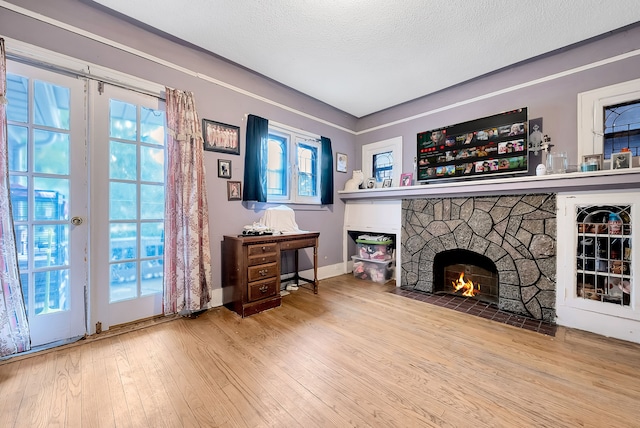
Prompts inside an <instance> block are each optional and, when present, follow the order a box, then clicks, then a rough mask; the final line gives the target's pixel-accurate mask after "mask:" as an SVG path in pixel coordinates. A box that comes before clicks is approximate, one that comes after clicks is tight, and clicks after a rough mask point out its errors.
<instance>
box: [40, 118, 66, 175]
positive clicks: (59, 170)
mask: <svg viewBox="0 0 640 428" xmlns="http://www.w3.org/2000/svg"><path fill="white" fill-rule="evenodd" d="M33 139H34V143H35V144H34V154H33V157H34V162H33V163H34V165H33V170H34V171H35V172H41V173H44V174H61V175H68V174H69V134H62V133H60V132H50V131H42V130H38V129H36V130H35V131H34V132H33Z"/></svg>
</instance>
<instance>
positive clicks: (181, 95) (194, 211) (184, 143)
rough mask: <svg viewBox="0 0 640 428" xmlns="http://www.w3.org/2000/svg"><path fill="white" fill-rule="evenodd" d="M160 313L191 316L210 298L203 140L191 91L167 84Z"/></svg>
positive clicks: (210, 285)
mask: <svg viewBox="0 0 640 428" xmlns="http://www.w3.org/2000/svg"><path fill="white" fill-rule="evenodd" d="M166 96H167V105H166V110H167V129H168V139H167V182H166V198H165V220H164V224H165V253H164V281H165V286H164V313H165V314H173V313H180V314H182V315H190V314H193V313H194V312H198V311H201V310H203V309H206V305H207V303H209V301H210V300H211V295H212V284H211V252H210V248H209V209H208V204H207V193H206V188H205V171H204V164H203V150H204V148H203V140H202V132H201V128H200V121H199V120H198V113H197V112H196V107H195V99H194V96H193V93H192V92H186V91H181V90H178V89H170V88H166Z"/></svg>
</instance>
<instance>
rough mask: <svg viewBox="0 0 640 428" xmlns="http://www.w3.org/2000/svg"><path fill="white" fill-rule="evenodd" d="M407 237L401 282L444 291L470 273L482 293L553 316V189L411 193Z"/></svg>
mask: <svg viewBox="0 0 640 428" xmlns="http://www.w3.org/2000/svg"><path fill="white" fill-rule="evenodd" d="M401 242H402V245H401V261H402V262H401V269H402V274H401V278H402V279H401V287H402V288H404V289H410V290H415V291H424V292H427V293H437V292H440V291H446V288H445V287H447V286H448V285H449V284H450V281H451V276H452V275H456V276H457V274H456V273H455V272H456V271H458V274H459V273H460V272H467V273H469V274H470V276H472V277H473V278H475V279H476V281H477V282H479V283H480V284H481V285H480V287H481V290H480V293H479V294H478V295H477V296H476V297H478V298H481V299H484V300H487V301H493V302H495V303H497V305H498V308H499V309H500V310H503V311H506V312H511V313H515V314H519V315H523V316H527V317H532V318H535V319H539V320H543V321H547V322H555V301H556V282H555V281H556V196H555V194H528V195H508V196H495V197H493V196H479V197H466V198H465V197H461V198H433V199H432V198H429V199H406V200H403V201H402V239H401ZM452 272H453V273H452ZM492 276H493V278H494V279H493V280H491V277H492ZM492 281H493V282H492ZM483 282H484V283H485V285H484V286H482V283H483ZM483 288H486V289H487V290H486V292H487V293H486V295H483V291H484V290H483ZM479 296H482V297H479Z"/></svg>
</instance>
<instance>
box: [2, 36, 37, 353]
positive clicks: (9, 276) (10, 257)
mask: <svg viewBox="0 0 640 428" xmlns="http://www.w3.org/2000/svg"><path fill="white" fill-rule="evenodd" d="M6 90H7V61H6V55H5V50H4V39H0V356H5V355H11V354H17V353H18V352H23V351H28V350H29V349H31V339H30V335H29V323H28V322H27V314H26V311H25V307H24V298H23V296H22V287H21V286H20V273H19V271H18V253H17V249H16V237H15V233H14V230H13V215H12V211H11V200H10V199H9V196H10V194H9V157H8V155H9V146H8V141H7V106H6V105H7V98H6Z"/></svg>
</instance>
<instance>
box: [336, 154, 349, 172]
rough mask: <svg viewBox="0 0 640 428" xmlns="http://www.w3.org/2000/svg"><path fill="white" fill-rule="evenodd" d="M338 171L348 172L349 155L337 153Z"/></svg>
mask: <svg viewBox="0 0 640 428" xmlns="http://www.w3.org/2000/svg"><path fill="white" fill-rule="evenodd" d="M336 171H338V172H347V155H345V154H344V153H336Z"/></svg>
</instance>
